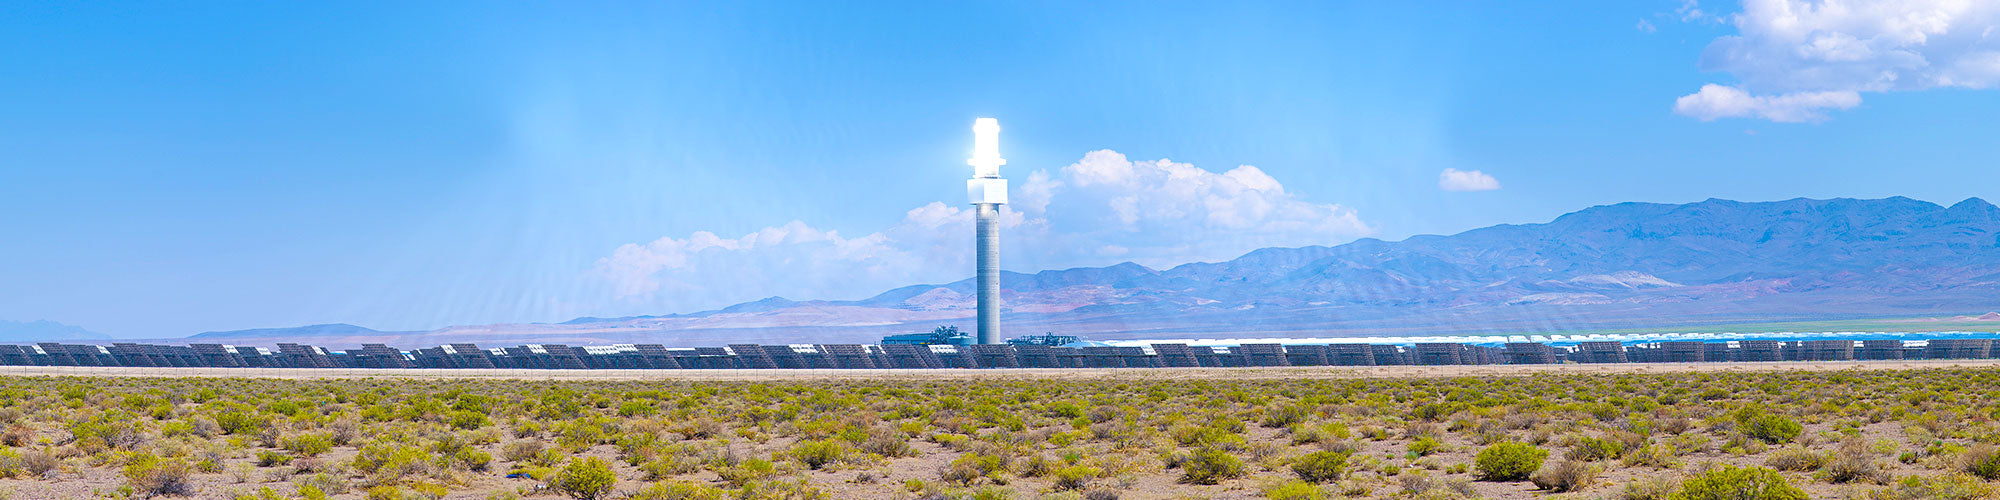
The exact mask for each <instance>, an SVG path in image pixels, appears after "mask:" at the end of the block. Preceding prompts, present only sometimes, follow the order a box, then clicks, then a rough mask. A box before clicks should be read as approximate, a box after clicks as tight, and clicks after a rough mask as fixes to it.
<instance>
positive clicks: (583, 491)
mask: <svg viewBox="0 0 2000 500" xmlns="http://www.w3.org/2000/svg"><path fill="white" fill-rule="evenodd" d="M617 483H618V475H617V474H614V473H612V472H611V464H608V463H605V462H604V459H602V458H597V457H578V458H572V459H570V460H569V464H567V465H564V466H563V468H562V470H560V471H557V472H556V477H555V478H554V479H553V480H552V481H550V484H549V489H552V490H556V491H557V492H561V493H562V494H565V495H569V497H570V498H575V499H577V500H596V499H597V498H599V497H602V496H604V495H605V494H607V493H611V488H612V486H615V485H617Z"/></svg>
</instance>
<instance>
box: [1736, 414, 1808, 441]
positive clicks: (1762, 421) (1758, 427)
mask: <svg viewBox="0 0 2000 500" xmlns="http://www.w3.org/2000/svg"><path fill="white" fill-rule="evenodd" d="M1742 424H1743V434H1745V435H1748V436H1750V437H1753V438H1757V439H1759V440H1762V441H1764V442H1766V443H1771V444H1783V443H1789V442H1792V439H1795V438H1797V437H1799V433H1800V432H1803V431H1804V430H1805V426H1802V425H1799V422H1798V421H1796V420H1792V419H1791V418H1790V417H1786V416H1784V415H1772V414H1768V413H1760V414H1757V415H1756V416H1752V417H1749V418H1748V419H1746V421H1744V422H1743V423H1742Z"/></svg>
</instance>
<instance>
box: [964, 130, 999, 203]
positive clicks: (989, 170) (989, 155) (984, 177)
mask: <svg viewBox="0 0 2000 500" xmlns="http://www.w3.org/2000/svg"><path fill="white" fill-rule="evenodd" d="M965 163H966V164H967V165H972V179H969V180H966V181H965V196H966V197H967V198H970V199H971V200H972V204H974V205H984V204H1004V203H1007V179H1002V178H1000V166H1001V165H1006V164H1007V160H1006V159H1003V158H1000V121H999V120H995V119H992V118H980V119H978V120H976V121H974V122H972V159H969V160H965Z"/></svg>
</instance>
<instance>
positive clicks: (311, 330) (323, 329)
mask: <svg viewBox="0 0 2000 500" xmlns="http://www.w3.org/2000/svg"><path fill="white" fill-rule="evenodd" d="M381 333H382V332H381V331H377V330H374V329H370V328H364V327H359V326H354V325H350V324H346V323H330V324H324V325H307V326H297V327H291V328H256V329H250V330H230V331H226V332H202V333H197V334H194V335H189V336H188V339H190V340H226V339H234V338H264V337H275V336H285V335H299V336H309V337H316V336H327V335H376V334H381Z"/></svg>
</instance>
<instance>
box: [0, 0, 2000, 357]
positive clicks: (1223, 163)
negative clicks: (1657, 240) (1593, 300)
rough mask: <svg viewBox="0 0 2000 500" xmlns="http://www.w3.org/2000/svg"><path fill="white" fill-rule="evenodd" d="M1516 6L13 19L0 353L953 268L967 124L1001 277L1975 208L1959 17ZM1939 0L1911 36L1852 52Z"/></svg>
mask: <svg viewBox="0 0 2000 500" xmlns="http://www.w3.org/2000/svg"><path fill="white" fill-rule="evenodd" d="M1528 4H1529V5H1523V4H1521V3H1519V2H1512V3H1506V2H1500V3H1495V2H1487V3H1467V4H1462V5H1453V6H1449V7H1438V6H1435V5H1425V4H1416V3H1397V2H1390V3H1387V4H1384V3H1381V2H1370V3H1359V4H1339V3H1331V2H1299V3H1235V2H1231V3H1216V2H1199V3H1198V2H1186V3H1182V2H1132V3H1122V4H1101V3H1089V4H1088V5H1085V4H1084V3H1077V2H1049V3H1023V2H998V3H967V2H950V3H943V4H940V3H936V2H912V3H903V4H893V3H877V4H870V5H868V6H867V7H866V8H855V6H854V4H848V3H839V2H798V3H755V4H749V3H741V4H729V5H695V4H691V3H676V4H673V5H658V4H651V3H646V4H617V3H589V4H585V3H575V2H552V3H541V4H530V3H514V2H503V3H494V2H464V3H447V2H380V3H370V4H297V3H276V4H271V3H208V4H201V5H165V4H151V5H149V4H122V5H121V4H64V3H39V2H16V3H10V4H7V5H4V6H0V110H4V111H0V320H17V321H25V320H37V319H48V320H54V321H60V322H64V323H69V324H74V325H80V326H83V327H86V328H90V329H93V330H96V331H100V332H105V333H109V334H112V335H118V336H130V337H158V336H181V335H187V334H191V333H196V332H200V331H208V330H226V329H239V328H254V327H270V326H287V325H299V324H309V323H326V322H350V323H356V324H361V325H365V326H370V327H374V328H379V329H429V328H437V327H442V326H447V325H454V324H480V323H493V322H520V321H562V320H566V319H570V318H572V317H576V316H584V315H596V316H612V315H630V314H648V313H653V314H658V313H670V312H689V311H695V310H701V309H708V308H713V307H718V306H722V305H727V304H730V303H734V302H738V301H742V300H750V299H755V298H759V297H764V296H769V295H784V296H787V297H791V298H796V299H808V298H834V299H851V298H861V297H866V296H868V295H872V294H873V293H876V292H879V291H881V290H883V289H886V288H888V287H890V286H894V285H900V284H909V283H916V282H942V281H951V280H956V279H961V278H963V277H964V276H965V275H967V274H968V272H967V271H969V269H970V267H969V266H968V265H964V258H965V257H966V256H967V254H969V250H970V248H969V247H970V245H971V238H970V232H969V230H965V231H960V230H959V228H958V226H959V225H962V224H969V220H967V219H965V217H966V216H965V214H964V213H963V212H962V208H963V207H961V205H962V204H963V202H964V200H963V197H964V190H963V179H964V178H966V177H967V176H968V174H969V167H966V166H965V164H964V158H965V157H966V156H967V153H968V152H969V150H970V148H971V137H970V133H969V127H970V124H971V122H972V119H973V118H975V117H981V116H990V117H996V118H999V119H1000V121H1001V124H1002V126H1003V127H1004V128H1005V132H1004V133H1003V139H1002V141H1003V142H1002V151H1003V154H1004V155H1005V156H1006V157H1007V158H1008V159H1009V164H1008V165H1007V166H1006V167H1004V168H1003V170H1002V171H1003V174H1005V175H1006V176H1007V177H1009V178H1010V179H1013V182H1014V186H1015V189H1016V191H1015V198H1016V205H1015V206H1012V207H1010V208H1013V209H1014V210H1013V212H1012V215H1014V216H1015V219H1014V220H1013V221H1012V222H1010V226H1009V227H1010V229H1009V231H1010V232H1009V233H1008V237H1009V238H1010V239H1009V240H1008V242H1007V243H1006V245H1007V246H1003V249H1004V250H1005V251H1006V252H1007V254H1006V255H1007V256H1006V257H1005V258H1003V262H1004V263H1005V267H1007V268H1009V269H1012V270H1017V271H1034V270H1039V269H1044V268H1059V267H1069V266H1084V265H1093V266H1094V265H1108V264H1114V263H1117V262H1120V261H1123V260H1132V261H1136V262H1140V263H1143V264H1147V265H1151V266H1155V267H1164V266H1169V265H1172V264H1177V263H1182V262H1187V261H1191V260H1217V259H1227V258H1229V257H1233V256H1234V255H1236V254H1240V253H1241V252H1243V251H1247V250H1250V249H1254V248H1259V247H1263V246H1273V245H1285V246H1295V245H1304V244H1337V243H1342V242H1345V241H1351V240H1353V239H1354V238H1358V237H1378V238H1385V239H1399V238H1403V237H1407V236H1409V235H1413V234H1426V233H1453V232H1457V231H1462V230H1466V229H1471V228H1475V227H1481V226H1486V225H1491V224H1498V223H1524V222H1539V221H1545V220H1547V219H1550V218H1553V217H1555V216H1557V215H1560V214H1562V213H1566V212H1570V211H1574V210H1577V209H1581V208H1584V207H1587V206H1591V205H1596V204H1605V203H1616V202H1622V201H1657V202H1687V201H1697V200H1701V199H1705V198H1709V197H1720V198H1730V199H1740V200H1772V199H1784V198H1792V197H1800V196H1804V197H1842V196H1845V197H1884V196H1894V195H1902V196H1910V197H1914V198H1918V199H1923V200H1929V201H1934V202H1939V203H1946V204H1948V203H1951V202H1955V201H1958V200H1960V199H1964V198H1966V197H1972V196H1984V197H1988V198H1992V197H1993V196H1994V195H1995V193H1993V192H1992V191H1991V189H1992V188H1991V187H1992V186H2000V168H1996V167H2000V141H1996V140H1994V137H1995V136H1996V135H2000V134H1996V132H2000V126H1996V125H1994V118H1993V117H1995V116H2000V94H1996V93H1995V92H1993V91H1992V90H1991V89H1992V88H1993V86H1994V85H1995V84H1996V83H2000V55H1995V54H2000V52H1993V51H1994V50H2000V35H1995V34H1994V30H1993V26H1994V25H1995V24H1996V23H1995V20H1996V19H2000V15H1996V13H1995V10H1996V9H1994V8H1985V7H1979V6H1974V7H1973V8H1971V10H1966V9H1964V8H1959V9H1958V10H1948V9H1947V10H1944V11H1938V10H1935V9H1944V7H1936V6H1926V5H1923V4H1925V2H1915V3H1913V4H1914V6H1913V5H1912V4H1901V6H1900V7H1878V6H1875V5H1874V3H1873V2H1853V5H1846V4H1842V5H1841V7H1842V8H1840V9H1828V8H1819V7H1824V6H1815V5H1811V4H1794V3H1793V2H1789V1H1785V0H1752V1H1751V3H1750V4H1749V5H1740V4H1735V3H1726V2H1714V1H1711V2H1701V3H1683V2H1681V1H1665V2H1612V3H1606V2H1546V3H1544V2H1530V3H1528ZM1884 5H1886V4H1884ZM1940 5H1942V4H1940ZM1848 7H1852V8H1848ZM1932 7H1935V9H1933V10H1929V11H1924V12H1926V13H1931V14H1937V13H1939V12H1942V13H1943V14H1944V17H1943V18H1942V19H1943V20H1942V21H1940V22H1938V23H1933V24H1932V25H1930V27H1929V28H1922V29H1919V32H1918V33H1917V34H1927V35H1929V36H1928V37H1917V38H1914V39H1913V38H1911V37H1909V36H1903V35H1908V33H1903V32H1899V31H1897V30H1898V29H1905V28H1902V27H1898V26H1888V25H1884V24H1883V23H1879V22H1876V23H1870V22H1859V21H1869V20H1880V19H1888V18H1891V17H1892V16H1891V15H1892V14H1897V13H1896V12H1889V11H1884V10H1881V9H1892V8H1904V9H1916V8H1932ZM1800 9H1805V10H1800ZM1774 19H1794V20H1796V19H1804V21H1803V22H1793V23H1789V24H1786V23H1777V22H1774V21H1773V20H1774ZM1815 23H1817V24H1815ZM1799 25H1806V26H1808V27H1812V26H1818V28H1814V29H1810V30H1806V31H1796V32H1795V31H1787V30H1796V29H1797V28H1796V27H1797V26H1799ZM1780 28H1782V29H1780ZM1924 29H1928V30H1929V31H1923V30H1924ZM1836 35H1837V36H1836ZM1912 40H1920V41H1912ZM1799 47H1812V48H1816V49H1825V50H1824V51H1822V52H1811V53H1808V51H1801V50H1800V49H1799ZM1799 54H1806V55H1799ZM1911 55H1915V56H1917V57H1919V58H1921V59H1922V60H1923V61H1925V62H1926V63H1927V64H1923V65H1911V64H1910V63H1909V62H1908V61H1909V60H1910V57H1909V56H1911ZM1882 75H1892V76H1899V77H1900V78H1893V79H1888V80H1885V79H1883V78H1882V77H1881V76H1882ZM1093 152H1097V153H1093ZM1159 160H1170V161H1166V162H1161V161H1159ZM1244 165H1249V166H1252V167H1248V168H1239V167H1240V166H1244ZM1447 169H1450V170H1451V171H1454V172H1460V173H1461V175H1458V176H1455V177H1454V178H1455V179H1458V180H1456V181H1452V182H1442V179H1441V175H1444V173H1445V172H1446V171H1447ZM1473 171H1477V172H1479V174H1477V175H1473V174H1467V172H1473ZM1036 172H1040V175H1041V176H1042V177H1041V178H1040V181H1039V183H1038V181H1036V180H1035V179H1034V178H1032V176H1034V175H1035V173H1036ZM1468 176H1470V177H1468ZM1031 185H1032V186H1036V187H1035V188H1034V189H1038V190H1034V191H1031V190H1030V186H1031ZM1446 187H1451V188H1455V189H1445V188H1446ZM1492 188H1497V189H1492ZM1464 189H1473V190H1464ZM1033 193H1040V194H1033ZM1024 197H1025V200H1027V201H1028V202H1029V203H1030V205H1035V204H1039V205H1040V206H1039V207H1035V208H1029V206H1027V205H1023V204H1022V203H1023V200H1024ZM1037 200H1039V202H1037ZM1121 200H1123V201H1121ZM1196 205H1199V207H1198V208H1189V209H1187V210H1182V208H1186V207H1191V206H1196ZM703 235H709V236H703ZM746 235H750V236H746ZM710 236H712V237H710Z"/></svg>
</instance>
